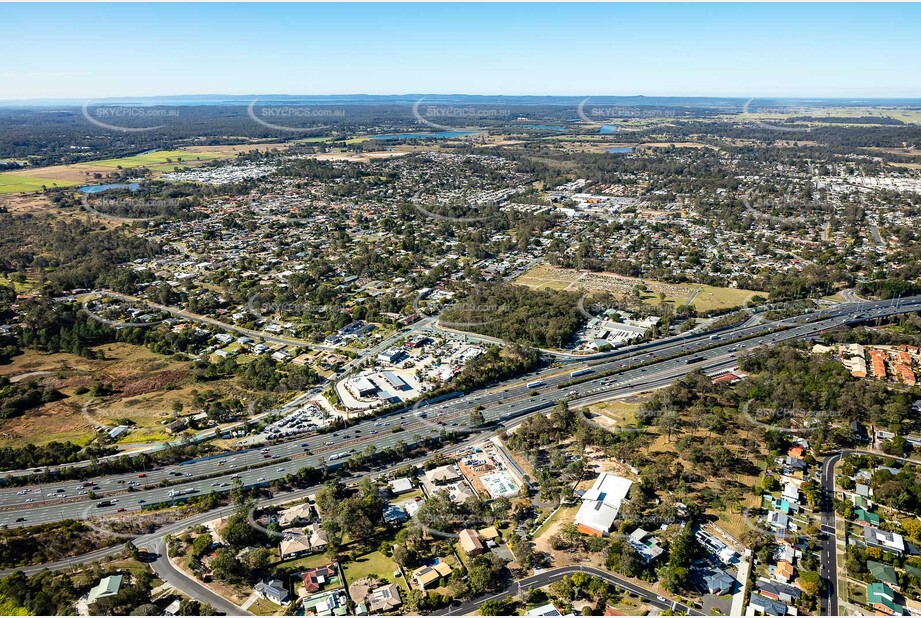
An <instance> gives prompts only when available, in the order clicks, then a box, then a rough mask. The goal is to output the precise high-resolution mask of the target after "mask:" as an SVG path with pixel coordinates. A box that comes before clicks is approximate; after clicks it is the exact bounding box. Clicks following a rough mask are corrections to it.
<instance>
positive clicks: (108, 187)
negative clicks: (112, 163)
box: [77, 182, 141, 193]
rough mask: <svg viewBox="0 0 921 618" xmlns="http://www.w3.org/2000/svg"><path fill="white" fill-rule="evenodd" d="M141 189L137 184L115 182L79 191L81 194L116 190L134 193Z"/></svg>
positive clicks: (87, 187) (82, 188)
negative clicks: (126, 190)
mask: <svg viewBox="0 0 921 618" xmlns="http://www.w3.org/2000/svg"><path fill="white" fill-rule="evenodd" d="M140 188H141V185H140V184H139V183H136V182H114V183H111V184H107V185H89V186H86V187H80V188H78V189H77V191H79V192H80V193H102V192H103V191H112V190H115V189H128V190H129V191H131V192H132V193H134V192H135V191H137V190H138V189H140Z"/></svg>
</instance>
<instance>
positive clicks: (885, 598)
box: [867, 582, 905, 616]
mask: <svg viewBox="0 0 921 618" xmlns="http://www.w3.org/2000/svg"><path fill="white" fill-rule="evenodd" d="M867 603H869V604H870V606H872V607H873V609H875V610H876V611H877V612H880V615H886V616H901V615H903V614H904V613H905V608H904V607H902V606H901V605H899V604H898V603H896V602H895V592H893V591H892V588H890V587H889V586H887V585H886V584H884V583H882V582H875V583H873V584H870V585H869V586H867Z"/></svg>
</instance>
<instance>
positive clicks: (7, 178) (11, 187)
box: [0, 173, 77, 193]
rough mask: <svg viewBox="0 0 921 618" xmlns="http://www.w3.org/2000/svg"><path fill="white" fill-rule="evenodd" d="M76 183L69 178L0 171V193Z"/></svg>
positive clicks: (37, 189)
mask: <svg viewBox="0 0 921 618" xmlns="http://www.w3.org/2000/svg"><path fill="white" fill-rule="evenodd" d="M75 184H77V183H76V182H73V181H70V180H56V179H54V178H43V177H40V176H23V175H20V174H10V173H0V193H26V192H32V191H41V190H42V187H43V186H44V187H49V188H51V187H72V186H73V185H75Z"/></svg>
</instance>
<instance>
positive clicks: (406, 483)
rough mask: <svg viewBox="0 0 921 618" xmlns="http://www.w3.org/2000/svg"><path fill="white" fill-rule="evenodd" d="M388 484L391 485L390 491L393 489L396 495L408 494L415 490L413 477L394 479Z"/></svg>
mask: <svg viewBox="0 0 921 618" xmlns="http://www.w3.org/2000/svg"><path fill="white" fill-rule="evenodd" d="M388 484H389V485H390V491H392V492H393V494H394V495H395V496H399V495H400V494H406V493H409V492H411V491H412V490H413V481H412V479H410V478H406V477H403V478H399V479H393V480H392V481H390V483H388Z"/></svg>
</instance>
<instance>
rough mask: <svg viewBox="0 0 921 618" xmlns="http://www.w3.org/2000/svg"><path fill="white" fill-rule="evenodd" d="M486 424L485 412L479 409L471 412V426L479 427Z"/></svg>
mask: <svg viewBox="0 0 921 618" xmlns="http://www.w3.org/2000/svg"><path fill="white" fill-rule="evenodd" d="M485 422H486V418H485V417H484V416H483V411H482V410H480V409H479V408H474V409H473V410H470V426H471V427H479V426H480V425H482V424H483V423H485Z"/></svg>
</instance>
